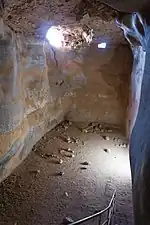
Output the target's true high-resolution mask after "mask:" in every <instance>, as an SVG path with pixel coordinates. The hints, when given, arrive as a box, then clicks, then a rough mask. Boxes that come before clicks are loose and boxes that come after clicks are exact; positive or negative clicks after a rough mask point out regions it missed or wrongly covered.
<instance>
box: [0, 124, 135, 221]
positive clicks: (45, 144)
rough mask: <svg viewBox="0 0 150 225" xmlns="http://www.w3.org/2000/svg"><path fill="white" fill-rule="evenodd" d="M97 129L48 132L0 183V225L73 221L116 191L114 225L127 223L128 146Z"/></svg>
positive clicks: (73, 127)
mask: <svg viewBox="0 0 150 225" xmlns="http://www.w3.org/2000/svg"><path fill="white" fill-rule="evenodd" d="M96 130H97V131H94V130H93V129H92V132H89V133H86V132H87V129H85V130H83V131H84V132H83V131H82V132H81V130H80V129H78V126H77V124H72V125H68V123H66V124H63V125H59V126H58V127H57V128H55V129H54V130H53V131H51V132H49V133H47V134H46V135H45V136H44V137H43V138H42V139H41V140H40V141H39V142H38V143H37V144H36V146H35V147H34V148H33V151H32V153H31V154H30V155H29V156H28V158H27V159H26V160H25V161H24V162H23V163H22V164H21V165H20V166H19V167H18V168H17V169H16V170H15V171H14V173H13V174H12V175H11V176H9V177H8V178H7V179H6V180H5V181H4V182H3V183H2V184H1V185H0V225H6V224H7V225H59V224H61V223H62V220H63V218H64V217H65V216H69V217H71V218H72V219H73V220H77V219H79V218H82V217H85V216H88V215H90V214H92V213H94V212H95V211H97V210H100V209H103V208H104V207H105V206H107V204H108V202H109V200H110V198H111V195H112V193H113V191H114V190H115V189H116V190H117V198H116V218H115V220H116V224H117V225H132V201H131V179H130V167H129V160H128V148H127V145H126V143H127V142H126V140H124V139H123V138H122V137H121V136H120V135H118V134H117V133H116V132H115V133H114V132H112V130H107V131H109V134H105V133H104V130H103V129H100V130H98V129H97V128H96ZM99 131H101V132H102V133H100V132H99ZM64 137H65V138H64ZM66 137H67V138H68V137H71V138H72V137H73V139H69V138H68V140H66ZM105 139H107V140H105ZM68 142H71V143H68ZM123 143H125V144H123ZM68 148H70V149H68ZM63 149H65V150H63ZM71 151H72V152H71ZM84 162H88V163H85V164H88V165H82V163H84ZM85 224H87V225H88V224H93V225H96V224H98V222H97V221H92V222H91V223H89V222H88V223H85Z"/></svg>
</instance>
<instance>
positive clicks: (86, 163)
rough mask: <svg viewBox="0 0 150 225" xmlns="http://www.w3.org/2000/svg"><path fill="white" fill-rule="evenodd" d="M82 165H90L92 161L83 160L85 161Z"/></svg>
mask: <svg viewBox="0 0 150 225" xmlns="http://www.w3.org/2000/svg"><path fill="white" fill-rule="evenodd" d="M82 165H84V166H88V165H91V163H90V162H87V161H85V162H83V163H82Z"/></svg>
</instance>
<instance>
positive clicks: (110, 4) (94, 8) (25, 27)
mask: <svg viewBox="0 0 150 225" xmlns="http://www.w3.org/2000/svg"><path fill="white" fill-rule="evenodd" d="M147 3H148V0H143V1H141V0H139V1H137V0H105V1H98V0H1V9H2V10H1V14H2V17H3V21H4V22H5V23H6V24H7V25H8V26H9V27H11V29H12V30H14V32H16V33H19V34H22V35H24V36H29V37H33V36H34V37H37V38H39V39H40V38H44V37H45V33H46V31H47V29H48V28H49V27H50V26H54V25H62V26H66V27H76V28H77V27H83V26H85V25H86V26H88V27H89V28H91V29H92V30H93V31H94V37H95V40H98V39H101V40H107V41H110V42H111V43H116V42H117V43H118V42H119V43H125V40H124V37H123V34H122V31H121V30H120V29H119V28H117V27H116V24H115V18H116V17H118V15H120V14H126V13H131V12H133V11H139V10H140V9H141V8H142V7H143V5H146V4H147Z"/></svg>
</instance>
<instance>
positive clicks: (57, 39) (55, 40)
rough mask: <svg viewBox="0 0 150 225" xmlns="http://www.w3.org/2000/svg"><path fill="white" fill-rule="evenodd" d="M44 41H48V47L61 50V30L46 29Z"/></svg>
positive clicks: (62, 37)
mask: <svg viewBox="0 0 150 225" xmlns="http://www.w3.org/2000/svg"><path fill="white" fill-rule="evenodd" d="M46 39H47V40H48V41H49V43H50V45H52V46H53V47H55V48H61V47H62V46H63V42H64V36H63V33H62V31H61V30H59V29H58V28H57V27H55V26H52V27H50V28H49V29H48V31H47V33H46Z"/></svg>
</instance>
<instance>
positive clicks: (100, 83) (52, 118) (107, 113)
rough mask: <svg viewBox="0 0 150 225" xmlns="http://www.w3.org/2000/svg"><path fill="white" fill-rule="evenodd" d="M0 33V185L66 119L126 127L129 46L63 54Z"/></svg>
mask: <svg viewBox="0 0 150 225" xmlns="http://www.w3.org/2000/svg"><path fill="white" fill-rule="evenodd" d="M0 31H1V33H0V35H1V36H0V68H1V69H0V181H1V180H3V179H4V178H5V177H7V176H8V175H9V174H10V172H12V170H13V169H14V168H15V167H16V166H18V165H19V164H20V162H21V161H22V160H23V159H24V158H25V157H26V156H27V155H28V154H29V152H30V151H31V149H32V147H33V145H34V144H35V143H36V142H37V141H38V140H39V139H40V138H41V137H42V136H43V135H44V134H45V133H46V132H47V131H49V130H50V129H52V128H53V127H54V126H56V125H57V124H58V123H60V122H61V121H62V120H63V119H64V117H65V118H68V119H70V120H72V121H77V122H87V121H88V122H90V121H94V122H95V121H99V122H102V123H108V124H115V125H124V123H125V117H126V109H127V104H128V85H129V75H130V68H131V67H130V66H131V63H129V58H128V57H129V55H130V51H129V49H128V48H127V47H126V46H122V45H120V46H118V47H112V48H109V49H108V50H98V49H97V45H93V46H91V48H90V49H89V50H87V49H85V50H83V51H81V52H79V51H78V52H75V51H70V52H60V51H56V50H54V49H52V48H51V47H50V46H49V45H48V44H47V43H46V42H45V43H39V42H37V41H35V40H33V41H32V40H27V39H26V40H24V39H23V38H21V37H19V38H18V37H16V36H15V35H14V34H13V33H12V32H11V30H10V29H9V28H8V27H7V26H4V27H1V30H0Z"/></svg>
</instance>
